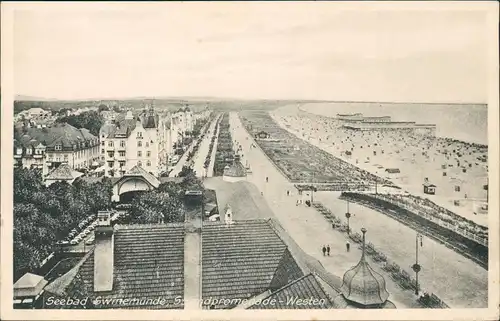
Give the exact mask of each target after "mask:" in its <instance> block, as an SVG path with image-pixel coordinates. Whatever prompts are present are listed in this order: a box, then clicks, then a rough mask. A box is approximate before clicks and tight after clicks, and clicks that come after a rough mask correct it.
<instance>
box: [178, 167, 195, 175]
mask: <svg viewBox="0 0 500 321" xmlns="http://www.w3.org/2000/svg"><path fill="white" fill-rule="evenodd" d="M188 175H194V170H193V168H192V167H190V166H186V165H184V166H182V169H181V171H180V172H179V174H177V176H179V177H187V176H188Z"/></svg>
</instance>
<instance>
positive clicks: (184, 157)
mask: <svg viewBox="0 0 500 321" xmlns="http://www.w3.org/2000/svg"><path fill="white" fill-rule="evenodd" d="M206 126H207V125H205V126H204V127H203V128H202V129H201V132H202V133H203V132H204V131H205V127H206ZM198 140H199V138H196V139H193V141H192V142H191V144H190V145H189V147H188V149H187V150H186V151H185V152H184V154H182V157H181V158H180V159H179V161H178V162H177V164H175V166H174V168H173V169H172V171H171V172H170V174H169V175H168V177H176V176H177V174H179V173H180V171H181V170H182V167H183V166H184V165H186V161H187V157H188V155H189V153H190V152H191V151H192V150H193V148H194V146H195V145H196V142H197V141H198Z"/></svg>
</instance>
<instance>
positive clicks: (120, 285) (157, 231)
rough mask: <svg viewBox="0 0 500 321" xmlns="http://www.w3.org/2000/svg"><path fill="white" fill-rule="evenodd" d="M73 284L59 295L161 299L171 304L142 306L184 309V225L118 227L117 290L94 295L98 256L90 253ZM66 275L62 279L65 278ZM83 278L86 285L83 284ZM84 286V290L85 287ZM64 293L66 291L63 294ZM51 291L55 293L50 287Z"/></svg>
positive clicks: (115, 233) (147, 306)
mask: <svg viewBox="0 0 500 321" xmlns="http://www.w3.org/2000/svg"><path fill="white" fill-rule="evenodd" d="M74 269H76V270H77V271H76V273H75V271H74V270H71V271H69V272H68V273H67V274H70V275H71V274H72V275H74V277H73V278H72V280H71V282H69V284H63V285H64V287H65V288H64V289H58V292H59V293H56V294H59V295H61V294H64V295H68V296H75V297H78V293H82V292H83V293H88V294H89V296H90V297H91V298H95V297H96V296H97V295H100V296H101V297H102V298H103V299H127V298H128V299H134V298H139V299H143V298H144V299H146V300H147V299H153V300H154V299H157V298H158V297H161V298H164V299H165V300H166V301H167V302H168V303H169V304H168V305H158V304H154V303H152V302H150V303H148V304H146V305H141V306H140V307H141V308H144V309H168V308H176V309H182V308H183V307H182V306H179V305H175V304H174V300H175V298H176V297H183V295H184V226H183V225H180V224H168V225H165V224H162V225H129V226H117V227H115V232H114V282H113V290H112V291H109V292H105V293H104V294H103V293H99V294H96V293H94V255H93V253H90V254H89V255H87V256H86V257H85V258H84V259H83V263H82V264H81V265H77V266H76V267H75V268H74ZM64 277H65V276H63V277H62V278H64ZM79 279H81V280H82V281H83V282H79ZM81 287H83V289H82V288H81ZM61 290H62V291H61ZM47 291H54V292H55V289H53V288H52V289H51V288H49V287H48V290H47ZM102 307H105V308H134V307H137V305H134V304H133V303H132V302H130V303H129V305H127V304H124V303H123V302H114V304H109V305H106V306H102Z"/></svg>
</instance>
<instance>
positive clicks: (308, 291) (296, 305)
mask: <svg viewBox="0 0 500 321" xmlns="http://www.w3.org/2000/svg"><path fill="white" fill-rule="evenodd" d="M265 299H269V300H268V302H275V304H262V303H260V304H254V305H252V306H251V307H250V308H249V309H332V308H335V306H334V304H333V302H332V300H331V299H330V297H329V296H328V295H327V294H326V292H325V290H324V289H323V287H322V286H321V283H320V282H319V281H318V280H317V279H316V276H314V275H313V274H308V275H306V276H303V277H301V278H300V279H297V280H295V281H293V282H291V283H289V284H287V285H285V286H284V287H282V288H281V289H279V290H277V291H275V292H274V293H272V294H271V295H269V296H267V297H266V298H265ZM265 299H263V300H265ZM294 299H295V300H294ZM296 299H299V300H304V299H313V300H314V299H317V300H318V301H319V300H321V301H320V302H321V303H318V302H314V301H309V303H308V304H304V301H302V302H301V301H297V300H296ZM264 302H265V301H264Z"/></svg>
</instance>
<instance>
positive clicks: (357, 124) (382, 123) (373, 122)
mask: <svg viewBox="0 0 500 321" xmlns="http://www.w3.org/2000/svg"><path fill="white" fill-rule="evenodd" d="M335 119H337V120H338V121H340V122H342V124H343V125H342V127H344V128H348V129H353V130H359V131H387V130H397V131H404V132H409V133H414V134H418V135H422V136H431V137H435V136H436V125H435V124H417V123H416V122H414V121H393V120H392V119H391V116H364V115H363V114H361V113H354V114H337V115H336V117H335Z"/></svg>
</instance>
